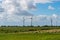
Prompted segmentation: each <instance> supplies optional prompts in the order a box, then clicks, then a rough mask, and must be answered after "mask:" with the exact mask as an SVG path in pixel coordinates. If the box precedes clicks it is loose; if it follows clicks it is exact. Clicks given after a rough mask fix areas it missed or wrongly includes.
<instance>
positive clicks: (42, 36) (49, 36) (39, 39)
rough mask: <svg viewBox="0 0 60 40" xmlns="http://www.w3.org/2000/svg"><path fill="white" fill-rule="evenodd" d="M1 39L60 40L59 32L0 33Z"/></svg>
mask: <svg viewBox="0 0 60 40" xmlns="http://www.w3.org/2000/svg"><path fill="white" fill-rule="evenodd" d="M0 40H60V34H59V33H19V34H18V33H0Z"/></svg>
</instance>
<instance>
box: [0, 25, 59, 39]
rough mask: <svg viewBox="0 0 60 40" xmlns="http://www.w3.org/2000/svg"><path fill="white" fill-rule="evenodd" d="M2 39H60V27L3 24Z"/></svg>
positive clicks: (1, 29) (0, 36)
mask: <svg viewBox="0 0 60 40" xmlns="http://www.w3.org/2000/svg"><path fill="white" fill-rule="evenodd" d="M0 40H60V27H56V26H54V27H51V26H49V27H48V26H47V27H44V26H43V27H36V26H35V27H30V26H28V27H27V26H25V27H22V26H18V27H17V26H15V27H14V26H1V27H0Z"/></svg>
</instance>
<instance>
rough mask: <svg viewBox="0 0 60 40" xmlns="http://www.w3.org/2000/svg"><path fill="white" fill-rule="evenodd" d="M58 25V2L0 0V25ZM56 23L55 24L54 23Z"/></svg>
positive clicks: (59, 21) (59, 14)
mask: <svg viewBox="0 0 60 40" xmlns="http://www.w3.org/2000/svg"><path fill="white" fill-rule="evenodd" d="M31 16H33V25H51V23H50V22H51V21H50V19H51V18H52V20H53V25H59V24H60V0H0V25H23V17H25V25H31V19H30V18H31ZM56 22H57V23H56Z"/></svg>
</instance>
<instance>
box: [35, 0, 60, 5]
mask: <svg viewBox="0 0 60 40" xmlns="http://www.w3.org/2000/svg"><path fill="white" fill-rule="evenodd" d="M55 1H60V0H34V2H35V3H43V4H45V3H53V2H55Z"/></svg>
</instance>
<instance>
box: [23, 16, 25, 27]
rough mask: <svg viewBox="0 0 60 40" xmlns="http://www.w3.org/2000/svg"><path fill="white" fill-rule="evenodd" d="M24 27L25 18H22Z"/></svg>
mask: <svg viewBox="0 0 60 40" xmlns="http://www.w3.org/2000/svg"><path fill="white" fill-rule="evenodd" d="M24 26H25V17H24V16H23V27H24Z"/></svg>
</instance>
